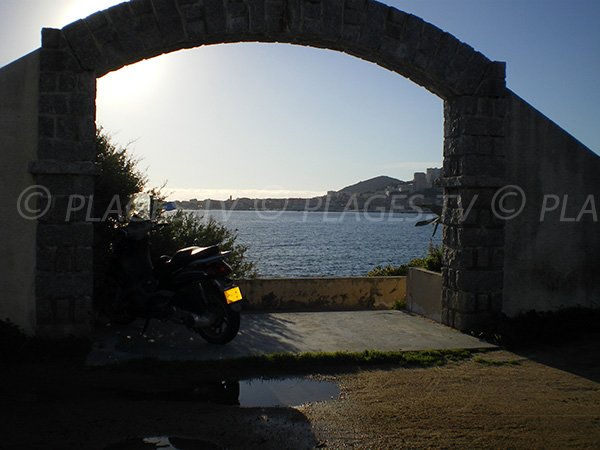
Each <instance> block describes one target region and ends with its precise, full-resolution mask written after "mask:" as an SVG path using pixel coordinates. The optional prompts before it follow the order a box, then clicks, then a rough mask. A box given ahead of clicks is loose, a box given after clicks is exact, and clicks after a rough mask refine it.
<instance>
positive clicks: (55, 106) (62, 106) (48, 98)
mask: <svg viewBox="0 0 600 450" xmlns="http://www.w3.org/2000/svg"><path fill="white" fill-rule="evenodd" d="M38 105H39V112H40V114H67V112H68V106H67V98H66V96H65V95H64V94H42V95H40V98H39V103H38Z"/></svg>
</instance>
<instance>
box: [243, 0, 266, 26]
mask: <svg viewBox="0 0 600 450" xmlns="http://www.w3.org/2000/svg"><path fill="white" fill-rule="evenodd" d="M247 5H248V16H249V19H250V26H249V31H250V32H251V33H262V32H263V31H265V29H266V23H265V1H264V0H247Z"/></svg>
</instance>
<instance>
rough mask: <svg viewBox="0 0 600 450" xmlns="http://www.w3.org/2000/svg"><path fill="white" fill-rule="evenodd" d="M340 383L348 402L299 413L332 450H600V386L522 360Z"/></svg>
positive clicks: (503, 356)
mask: <svg viewBox="0 0 600 450" xmlns="http://www.w3.org/2000/svg"><path fill="white" fill-rule="evenodd" d="M485 359H486V360H509V361H519V364H518V365H503V366H490V365H488V364H483V363H481V362H475V361H469V362H462V363H456V364H451V365H448V366H445V367H441V368H432V369H410V370H406V369H392V370H375V371H368V372H362V373H359V374H355V375H349V376H342V377H341V378H340V381H341V384H342V387H343V392H344V399H343V400H342V401H341V402H338V403H323V404H313V405H308V406H305V407H302V408H300V411H301V412H302V413H304V414H305V415H306V417H307V418H308V419H309V420H310V422H311V423H312V424H313V426H314V429H315V434H316V436H317V439H319V440H320V441H324V442H325V443H326V444H327V447H330V448H523V449H525V448H527V449H530V448H560V449H564V448H599V446H600V384H599V383H598V382H596V381H592V380H589V379H586V378H583V377H580V376H577V375H572V374H570V373H567V372H563V371H560V370H557V369H554V368H551V367H547V366H543V365H541V364H538V363H535V362H531V361H526V360H525V361H522V360H521V359H520V358H519V357H518V356H517V355H514V354H509V353H507V352H496V353H494V354H489V355H485Z"/></svg>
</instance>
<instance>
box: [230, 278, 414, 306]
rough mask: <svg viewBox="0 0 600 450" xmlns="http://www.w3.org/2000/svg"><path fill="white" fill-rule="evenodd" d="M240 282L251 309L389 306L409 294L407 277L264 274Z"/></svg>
mask: <svg viewBox="0 0 600 450" xmlns="http://www.w3.org/2000/svg"><path fill="white" fill-rule="evenodd" d="M238 284H239V286H240V288H241V289H242V292H243V294H244V297H246V298H247V299H248V303H247V305H246V307H245V309H249V310H301V311H302V310H303V311H308V310H358V309H390V308H392V307H393V305H394V302H396V301H398V300H404V298H405V297H406V277H368V278H367V277H365V278H261V279H251V280H240V281H239V282H238Z"/></svg>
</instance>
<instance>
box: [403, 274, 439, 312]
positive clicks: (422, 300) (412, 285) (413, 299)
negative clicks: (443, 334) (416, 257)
mask: <svg viewBox="0 0 600 450" xmlns="http://www.w3.org/2000/svg"><path fill="white" fill-rule="evenodd" d="M406 309H408V310H409V311H411V312H414V313H416V314H419V315H421V316H425V317H428V318H429V319H431V320H435V321H436V322H441V321H442V274H441V273H437V272H431V271H430V270H425V269H419V268H417V267H410V268H409V269H408V279H407V295H406Z"/></svg>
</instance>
